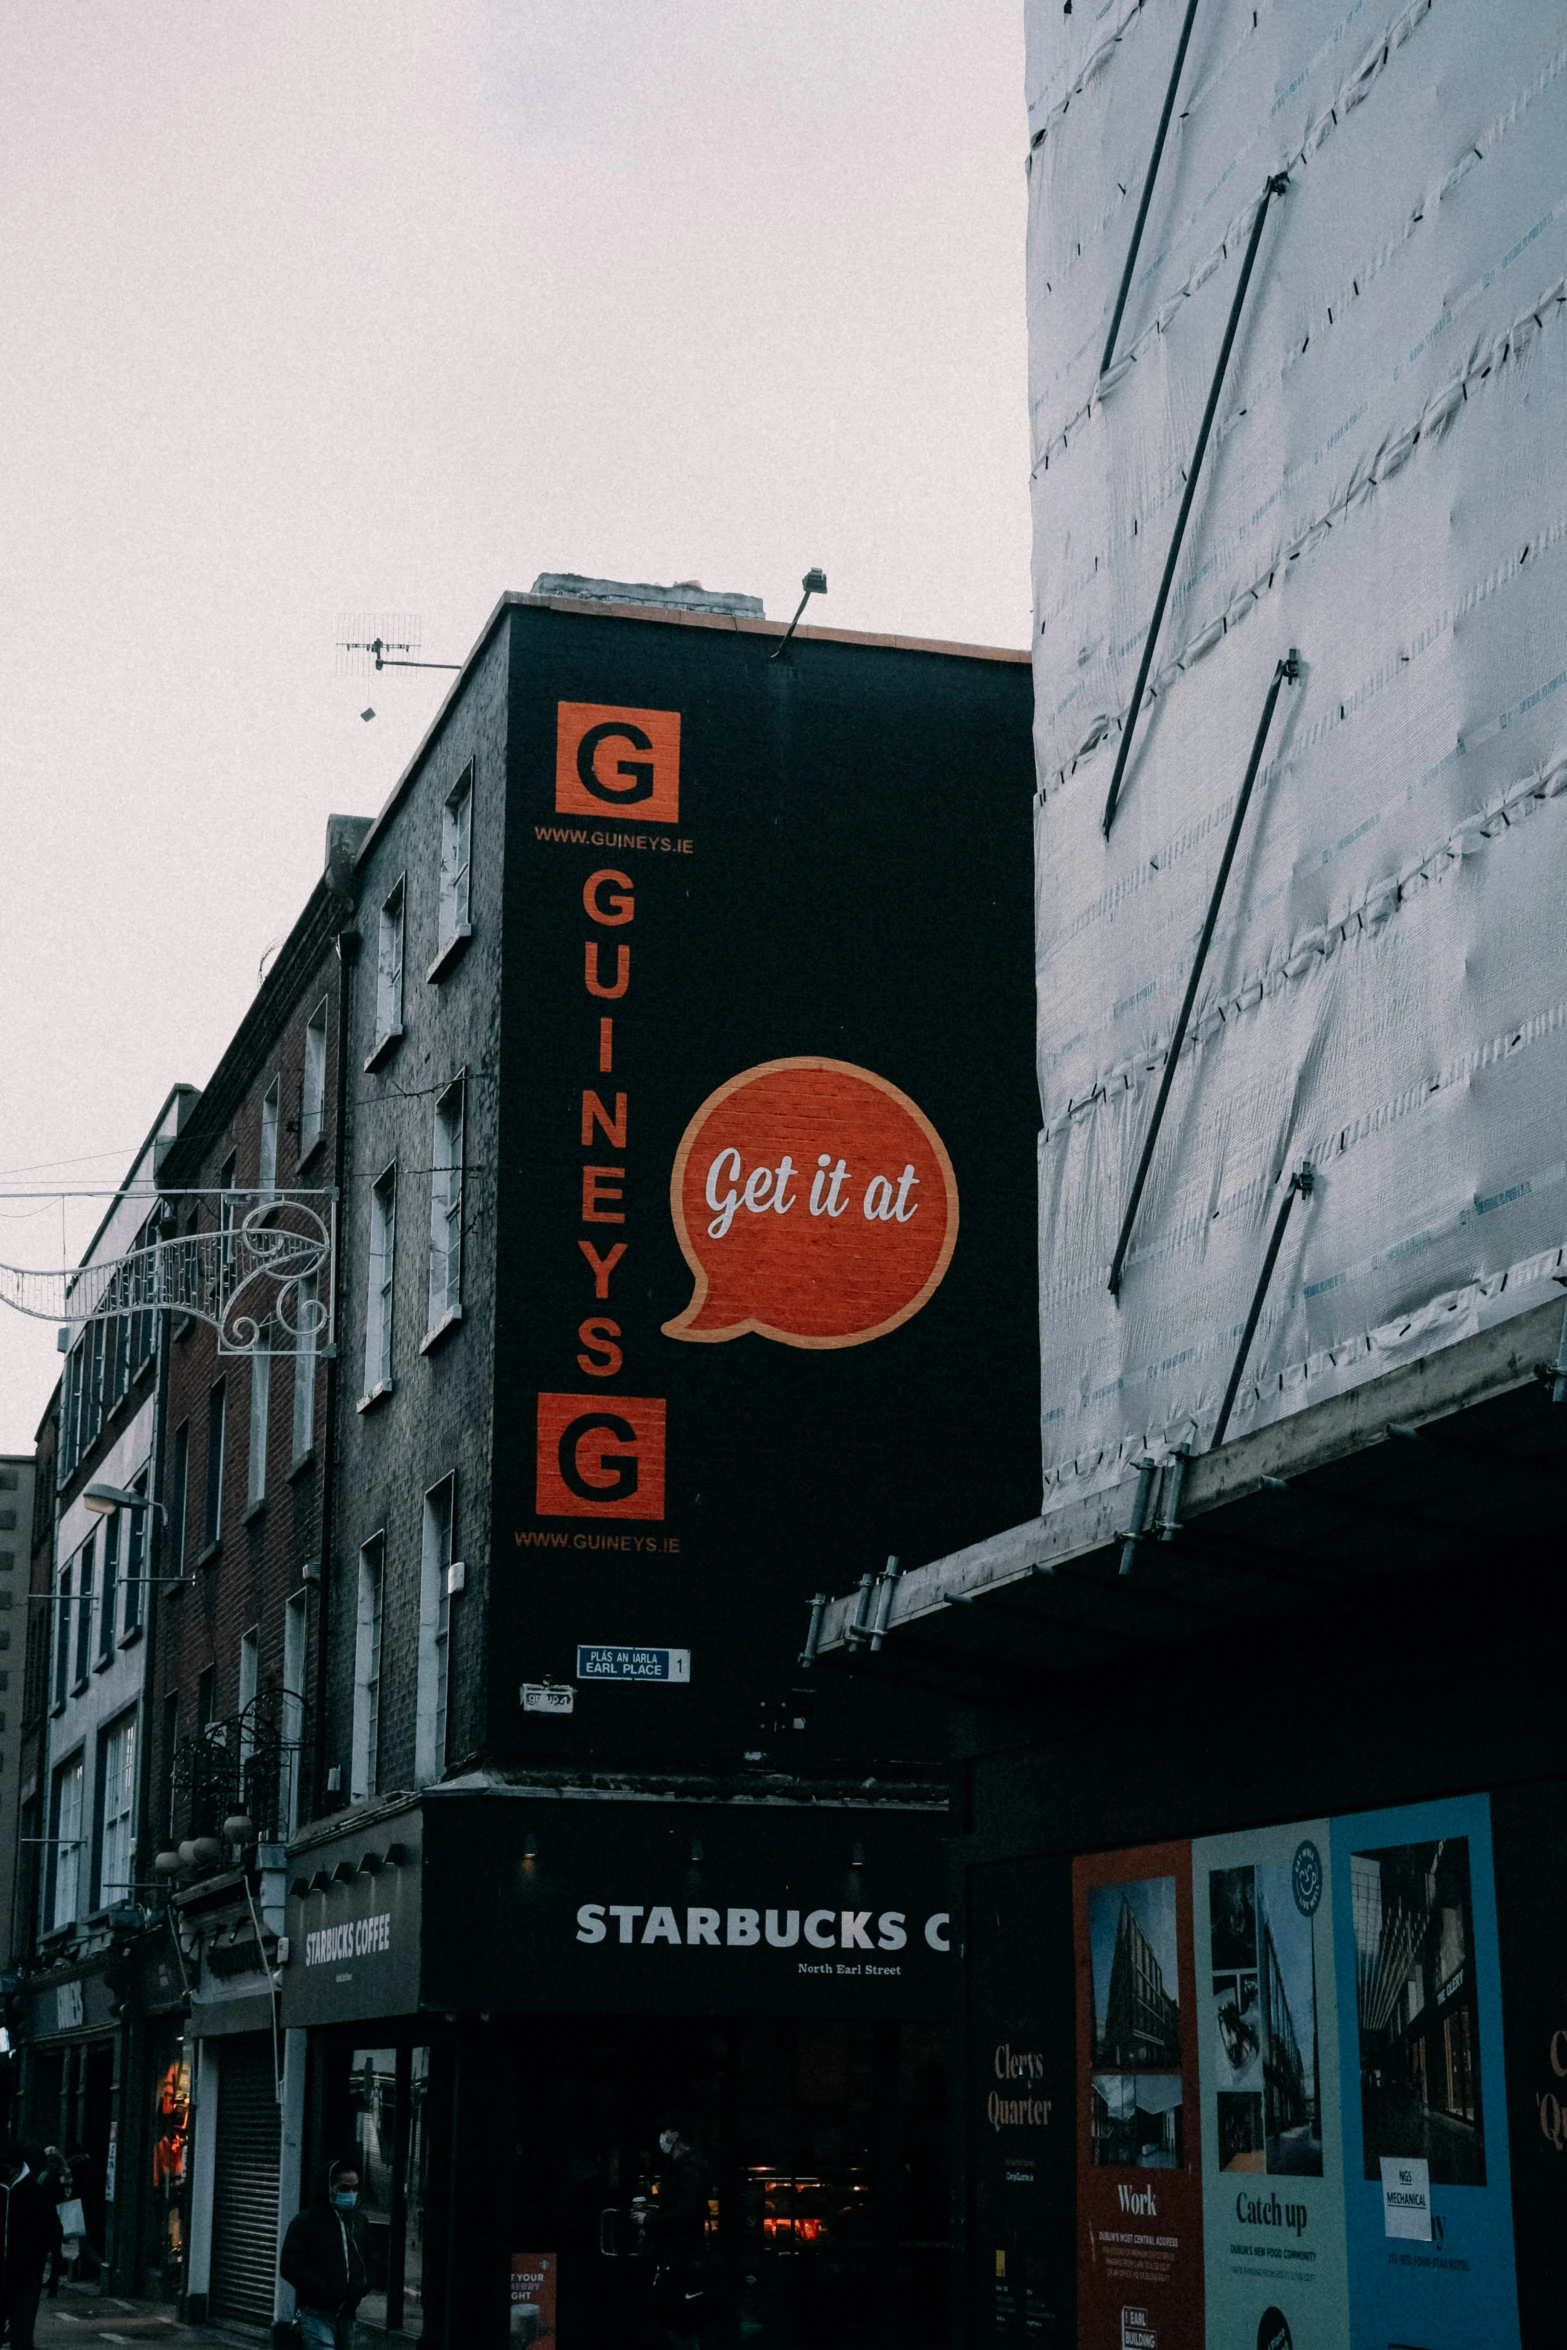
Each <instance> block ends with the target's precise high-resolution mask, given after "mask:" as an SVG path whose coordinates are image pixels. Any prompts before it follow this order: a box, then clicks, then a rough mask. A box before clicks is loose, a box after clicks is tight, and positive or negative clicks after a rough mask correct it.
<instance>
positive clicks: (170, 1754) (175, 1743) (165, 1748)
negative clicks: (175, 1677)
mask: <svg viewBox="0 0 1567 2350" xmlns="http://www.w3.org/2000/svg"><path fill="white" fill-rule="evenodd" d="M179 1750H180V1693H179V1691H178V1690H177V1689H171V1690H170V1691H169V1693H168V1695H167V1697H165V1699H164V1701H163V1725H162V1730H161V1732H160V1735H159V1740H158V1799H157V1801H156V1803H155V1804H154V1805H153V1818H154V1819H155V1820H161V1821H162V1822H163V1828H162V1833H163V1835H164V1836H166V1837H167V1838H168V1840H169V1842H170V1843H171V1844H172V1843H173V1842H174V1840H175V1839H174V1766H175V1762H176V1760H177V1758H178V1755H179Z"/></svg>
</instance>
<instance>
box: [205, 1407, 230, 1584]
mask: <svg viewBox="0 0 1567 2350" xmlns="http://www.w3.org/2000/svg"><path fill="white" fill-rule="evenodd" d="M214 1397H216V1398H217V1399H218V1403H217V1409H216V1411H214V1409H213V1399H214ZM214 1436H216V1438H217V1443H216V1444H214V1443H213V1441H212V1440H213V1437H214ZM228 1449H229V1391H228V1381H227V1380H226V1379H214V1381H213V1382H212V1385H211V1386H210V1387H209V1388H208V1390H207V1482H206V1486H205V1488H204V1490H203V1492H202V1497H201V1536H202V1541H201V1547H202V1551H203V1553H205V1552H206V1551H209V1550H215V1549H216V1548H217V1546H218V1544H219V1543H220V1542H221V1541H222V1540H223V1474H224V1471H225V1469H226V1468H227V1466H228Z"/></svg>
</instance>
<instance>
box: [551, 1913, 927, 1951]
mask: <svg viewBox="0 0 1567 2350" xmlns="http://www.w3.org/2000/svg"><path fill="white" fill-rule="evenodd" d="M611 1919H612V1920H613V1921H614V1925H613V1929H612V1928H611V1925H610V1923H609V1921H610V1920H611ZM948 1922H949V1921H948V1916H947V1912H946V1911H945V1910H944V1909H943V1910H937V1911H935V1912H934V1913H933V1914H932V1915H931V1916H930V1917H928V1918H926V1920H925V1922H924V1929H923V1930H924V1936H925V1940H926V1943H927V1944H928V1945H929V1947H930V1948H931V1949H932V1950H940V1951H946V1950H948V1949H950V1948H951V1944H950V1942H949V1940H948V1937H947V1926H948ZM802 1933H803V1936H804V1939H805V1941H806V1942H808V1943H809V1944H810V1946H811V1948H812V1949H813V1950H902V1949H905V1948H906V1947H907V1944H908V1939H909V1936H908V1913H907V1912H906V1911H905V1910H901V1909H884V1910H882V1911H880V1912H879V1913H878V1912H876V1911H874V1910H869V1909H811V1910H807V1911H805V1912H804V1914H803V1917H802V1913H801V1912H800V1911H799V1910H797V1909H769V1910H760V1909H725V1910H717V1909H699V1908H691V1909H688V1910H687V1911H686V1913H685V1924H684V1930H683V1931H682V1927H681V1921H680V1917H679V1915H678V1913H677V1912H676V1911H675V1910H674V1909H672V1908H668V1907H666V1906H665V1905H663V1904H661V1903H655V1904H653V1905H652V1906H651V1907H649V1906H648V1905H647V1904H646V1903H644V1902H630V1901H585V1902H584V1903H583V1904H582V1906H581V1908H580V1909H579V1910H578V1912H577V1940H578V1941H579V1942H608V1941H615V1942H622V1943H627V1942H639V1943H647V1942H668V1943H672V1944H674V1945H675V1946H676V1947H677V1948H682V1949H686V1950H696V1949H703V1948H706V1949H710V1950H716V1949H718V1948H719V1946H720V1944H723V1945H724V1946H726V1947H727V1948H729V1949H731V1950H756V1949H764V1948H770V1949H773V1950H792V1949H793V1948H794V1947H795V1945H796V1944H797V1943H798V1942H799V1941H800V1939H801V1936H802ZM873 1936H874V1939H873Z"/></svg>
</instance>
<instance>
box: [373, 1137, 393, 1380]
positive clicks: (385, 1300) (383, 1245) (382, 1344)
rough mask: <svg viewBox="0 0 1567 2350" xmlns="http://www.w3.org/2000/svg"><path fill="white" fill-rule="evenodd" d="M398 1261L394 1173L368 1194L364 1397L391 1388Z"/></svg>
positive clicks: (383, 1179) (389, 1172)
mask: <svg viewBox="0 0 1567 2350" xmlns="http://www.w3.org/2000/svg"><path fill="white" fill-rule="evenodd" d="M396 1257H397V1169H396V1168H395V1167H388V1168H387V1170H386V1173H385V1174H384V1175H383V1176H382V1177H381V1178H380V1180H379V1182H378V1183H377V1184H376V1185H375V1187H374V1189H373V1190H372V1191H371V1194H370V1296H369V1301H368V1304H367V1308H366V1312H365V1395H366V1397H367V1398H368V1397H370V1396H374V1395H382V1394H384V1393H385V1392H386V1390H387V1389H388V1388H389V1387H390V1386H391V1384H392V1276H393V1272H394V1269H395V1264H396Z"/></svg>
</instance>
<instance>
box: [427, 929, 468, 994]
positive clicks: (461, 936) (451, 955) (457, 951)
mask: <svg viewBox="0 0 1567 2350" xmlns="http://www.w3.org/2000/svg"><path fill="white" fill-rule="evenodd" d="M472 936H473V924H472V923H471V922H459V923H458V925H457V927H456V929H455V930H454V931H453V932H452V935H451V937H450V938H449V939H448V940H447V941H446V944H445V945H444V946H443V947H442V949H441V951H440V953H439V954H438V955H437V956H436V958H435V961H434V962H433V963H432V964H431V965H430V968H429V970H428V971H427V972H426V973H425V978H426V979H427V980H428V981H429V983H430V985H431V986H432V987H433V986H434V985H435V984H436V982H437V981H438V980H441V979H444V978H445V977H446V974H447V972H448V971H450V970H451V969H452V967H453V965H454V964H455V963H456V962H457V961H458V960H459V958H460V957H461V955H462V953H463V951H464V949H465V948H466V946H467V944H468V941H469V939H470V938H472Z"/></svg>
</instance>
